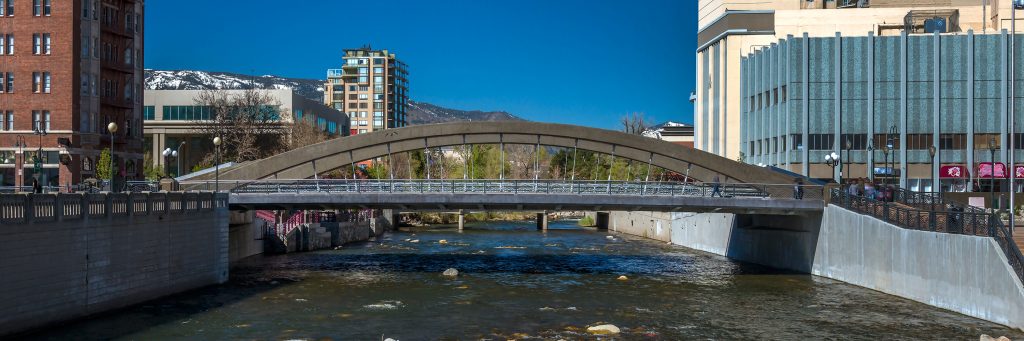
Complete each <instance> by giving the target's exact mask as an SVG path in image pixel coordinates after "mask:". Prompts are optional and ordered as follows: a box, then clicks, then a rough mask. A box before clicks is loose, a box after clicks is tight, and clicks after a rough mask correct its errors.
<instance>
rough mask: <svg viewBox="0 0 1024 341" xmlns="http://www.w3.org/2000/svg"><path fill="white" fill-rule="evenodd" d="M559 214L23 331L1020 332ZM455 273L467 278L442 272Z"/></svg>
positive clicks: (229, 334) (245, 268) (256, 261)
mask: <svg viewBox="0 0 1024 341" xmlns="http://www.w3.org/2000/svg"><path fill="white" fill-rule="evenodd" d="M551 225H552V229H550V230H548V231H547V232H538V231H536V230H535V229H534V224H533V223H532V222H494V223H478V224H475V225H474V226H473V228H471V229H466V230H464V231H462V232H459V231H458V230H457V229H456V228H454V227H447V228H437V229H431V230H425V231H417V232H391V233H388V234H385V235H383V236H382V237H380V238H378V240H377V241H374V242H367V243H353V244H350V245H347V246H346V247H345V248H343V249H340V250H325V251H317V252H306V253H295V254H288V255H281V256H266V257H253V258H249V259H246V260H245V261H243V262H242V263H241V264H239V266H238V267H237V268H235V269H233V270H232V273H231V281H230V282H229V283H227V284H225V285H219V286H214V287H209V288H205V289H201V290H198V291H194V292H188V293H184V294H181V295H176V296H173V297H170V298H168V299H161V300H157V301H153V302H147V303H145V304H142V305H139V306H135V307H131V308H128V309H125V310H122V311H118V312H115V313H112V314H108V315H103V316H99V317H97V318H95V319H90V320H87V321H81V322H80V323H75V324H71V325H65V326H59V327H56V328H52V329H49V330H47V331H45V333H44V334H38V335H28V336H26V338H31V339H52V340H64V339H86V340H89V339H137V340H177V339H209V340H225V339H309V340H320V339H333V340H378V339H380V338H381V335H384V337H385V338H394V339H398V340H437V339H500V340H506V339H566V340H578V339H595V336H594V335H592V334H590V333H589V332H588V331H587V329H588V328H589V327H594V326H598V325H603V324H611V325H614V326H616V328H618V329H619V330H620V333H619V334H617V335H616V336H612V338H617V339H625V340H639V339H645V340H646V339H661V340H691V339H718V340H737V339H773V340H780V339H787V340H788V339H803V338H806V339H859V340H873V339H928V340H933V339H943V340H953V339H956V340H967V339H977V338H978V335H981V334H988V335H1007V336H1009V337H1010V338H1013V339H1017V338H1021V337H1024V334H1022V333H1019V332H1014V331H1012V330H1008V329H1007V328H1005V327H1003V326H999V325H996V324H993V323H988V322H985V321H982V320H978V319H973V318H969V317H966V316H963V315H960V314H956V313H952V312H949V311H946V310H942V309H937V308H932V307H929V306H927V305H924V304H919V303H917V302H913V301H910V300H905V299H901V298H897V297H892V296H889V295H885V294H882V293H879V292H876V291H873V290H868V289H864V288H860V287H857V286H853V285H848V284H845V283H842V282H839V281H833V280H829V279H826V278H821V277H816V276H808V275H803V274H795V273H792V272H785V271H779V270H775V269H771V268H767V267H762V266H757V265H753V264H748V263H742V262H736V261H732V260H729V259H726V258H724V257H719V256H715V255H711V254H708V253H704V252H699V251H693V250H689V249H686V248H683V247H679V246H673V245H668V244H666V243H663V242H658V241H653V240H647V239H642V238H639V237H633V236H628V235H621V234H614V237H613V238H608V234H609V233H607V232H605V231H595V230H592V229H583V228H579V227H577V226H576V222H574V221H553V222H551ZM442 240H444V241H445V242H441V241H442ZM448 268H454V269H457V270H458V272H459V274H458V276H457V277H454V278H452V277H446V276H443V275H442V272H443V271H445V270H446V269H448ZM619 276H626V278H627V279H625V280H620V279H618V278H619ZM439 319H440V320H443V321H444V322H443V323H438V321H439ZM837 321H838V322H837Z"/></svg>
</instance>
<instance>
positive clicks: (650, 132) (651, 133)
mask: <svg viewBox="0 0 1024 341" xmlns="http://www.w3.org/2000/svg"><path fill="white" fill-rule="evenodd" d="M682 127H693V125H692V124H686V123H679V122H672V121H666V122H665V123H662V124H659V125H655V126H652V127H650V128H647V130H644V132H643V133H641V135H643V136H646V137H650V138H656V139H659V140H660V139H661V133H663V132H665V128H682Z"/></svg>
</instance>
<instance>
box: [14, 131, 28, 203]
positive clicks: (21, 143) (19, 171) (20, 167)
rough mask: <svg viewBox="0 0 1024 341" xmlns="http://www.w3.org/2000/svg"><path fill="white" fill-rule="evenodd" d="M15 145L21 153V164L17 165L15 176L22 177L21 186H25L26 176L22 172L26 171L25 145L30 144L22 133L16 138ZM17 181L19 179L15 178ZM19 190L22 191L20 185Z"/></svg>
mask: <svg viewBox="0 0 1024 341" xmlns="http://www.w3.org/2000/svg"><path fill="white" fill-rule="evenodd" d="M14 147H15V148H18V154H20V155H21V165H17V166H18V169H17V170H16V171H15V172H14V176H16V177H17V178H20V179H21V181H22V184H21V186H25V177H24V176H22V172H24V171H25V147H28V144H26V143H25V137H24V136H21V135H18V136H17V137H15V139H14ZM15 163H17V162H15ZM15 181H17V180H15ZM17 191H19V192H20V191H21V188H20V187H19V188H18V189H17Z"/></svg>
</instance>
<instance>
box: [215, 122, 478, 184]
mask: <svg viewBox="0 0 1024 341" xmlns="http://www.w3.org/2000/svg"><path fill="white" fill-rule="evenodd" d="M220 143H221V139H220V136H217V137H214V138H213V146H214V147H213V148H214V149H216V151H217V161H216V162H217V164H216V165H214V168H215V170H214V174H215V176H216V177H215V178H214V180H213V181H214V191H215V192H220ZM388 164H389V165H390V164H391V158H388ZM392 176H394V175H392ZM463 179H465V175H463Z"/></svg>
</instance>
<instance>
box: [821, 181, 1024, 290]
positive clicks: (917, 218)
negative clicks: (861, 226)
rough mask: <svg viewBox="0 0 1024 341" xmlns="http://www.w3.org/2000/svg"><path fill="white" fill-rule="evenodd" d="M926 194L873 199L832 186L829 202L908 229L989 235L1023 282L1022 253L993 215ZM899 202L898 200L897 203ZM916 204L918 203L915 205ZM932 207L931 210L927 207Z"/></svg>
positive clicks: (1023, 261)
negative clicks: (901, 198) (897, 198)
mask: <svg viewBox="0 0 1024 341" xmlns="http://www.w3.org/2000/svg"><path fill="white" fill-rule="evenodd" d="M937 197H938V196H934V197H931V198H928V197H927V194H926V193H925V194H922V195H915V196H908V197H907V199H909V200H907V199H904V200H892V201H887V200H875V199H874V198H868V197H864V196H857V195H850V194H848V193H845V192H843V191H841V190H839V189H832V191H831V198H830V199H831V200H830V203H831V204H833V205H836V206H840V207H843V208H845V209H848V210H851V211H854V212H858V213H861V214H866V215H870V216H872V217H875V218H878V219H881V220H883V221H885V222H887V223H890V224H893V225H896V226H899V227H903V228H908V229H912V230H921V231H932V232H940V233H953V234H963V235H971V236H981V237H991V238H993V239H994V240H995V241H996V243H997V244H999V248H1000V249H1002V251H1003V254H1005V255H1006V259H1007V261H1008V262H1009V264H1010V267H1011V268H1013V271H1014V272H1016V273H1017V278H1018V279H1021V281H1022V282H1024V255H1022V254H1021V251H1020V248H1018V247H1017V244H1016V243H1014V241H1013V236H1012V234H1011V232H1010V230H1008V229H1007V228H1006V225H1004V224H1003V222H1002V220H1000V219H999V217H998V216H997V215H996V214H993V213H988V212H985V211H983V210H981V209H978V208H975V207H971V206H965V205H961V204H958V203H952V202H941V199H937ZM901 201H902V202H901ZM919 205H920V206H919ZM929 207H934V209H927V208H929Z"/></svg>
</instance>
